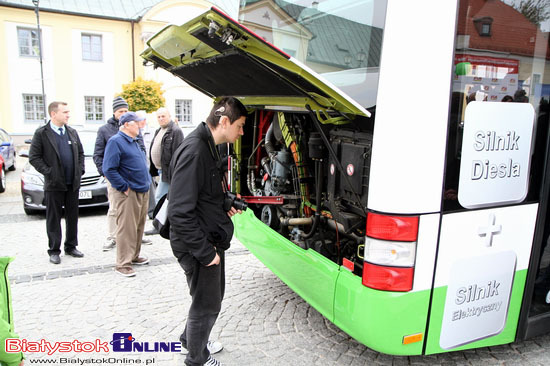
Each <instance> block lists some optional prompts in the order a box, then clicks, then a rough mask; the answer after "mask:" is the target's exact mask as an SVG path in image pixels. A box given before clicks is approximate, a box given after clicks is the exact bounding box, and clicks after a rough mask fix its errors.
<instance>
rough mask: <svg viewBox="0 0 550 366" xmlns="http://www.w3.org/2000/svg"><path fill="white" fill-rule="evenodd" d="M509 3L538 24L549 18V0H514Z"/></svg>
mask: <svg viewBox="0 0 550 366" xmlns="http://www.w3.org/2000/svg"><path fill="white" fill-rule="evenodd" d="M510 5H511V6H512V7H513V8H514V9H516V10H517V11H519V12H520V13H521V14H523V15H524V16H525V17H526V18H527V19H529V20H530V21H531V23H533V24H536V25H538V26H540V24H541V23H542V22H544V21H546V20H548V19H550V0H520V1H519V2H518V1H517V0H516V1H512V2H511V4H510Z"/></svg>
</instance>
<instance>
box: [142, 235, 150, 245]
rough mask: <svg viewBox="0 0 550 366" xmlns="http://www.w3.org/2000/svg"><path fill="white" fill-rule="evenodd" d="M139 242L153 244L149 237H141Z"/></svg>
mask: <svg viewBox="0 0 550 366" xmlns="http://www.w3.org/2000/svg"><path fill="white" fill-rule="evenodd" d="M141 244H143V245H151V244H153V241H152V240H151V239H149V238H146V237H143V238H141Z"/></svg>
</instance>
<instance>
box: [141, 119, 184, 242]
mask: <svg viewBox="0 0 550 366" xmlns="http://www.w3.org/2000/svg"><path fill="white" fill-rule="evenodd" d="M157 121H158V123H159V126H160V128H159V129H157V130H156V131H155V135H154V137H153V140H152V141H151V147H150V148H149V173H151V176H152V177H156V176H159V182H158V186H157V187H156V190H155V204H157V203H158V201H159V200H160V199H161V197H162V196H164V195H165V194H167V193H168V189H169V188H170V178H171V174H170V161H171V160H172V155H173V154H174V151H176V149H177V148H178V147H179V146H180V145H181V143H182V142H183V132H182V130H181V128H180V127H179V126H178V124H177V123H175V122H174V121H172V119H171V118H170V112H169V111H168V109H166V108H159V109H158V110H157ZM158 233H159V231H158V229H157V228H153V229H151V230H148V231H146V232H145V235H155V234H158Z"/></svg>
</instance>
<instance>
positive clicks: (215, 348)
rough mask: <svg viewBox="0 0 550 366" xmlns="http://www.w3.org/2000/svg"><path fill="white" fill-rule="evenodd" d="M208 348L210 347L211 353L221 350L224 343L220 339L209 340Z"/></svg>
mask: <svg viewBox="0 0 550 366" xmlns="http://www.w3.org/2000/svg"><path fill="white" fill-rule="evenodd" d="M206 348H208V352H210V354H211V355H213V354H215V353H218V352H220V351H221V350H222V349H223V344H221V342H218V341H208V343H206Z"/></svg>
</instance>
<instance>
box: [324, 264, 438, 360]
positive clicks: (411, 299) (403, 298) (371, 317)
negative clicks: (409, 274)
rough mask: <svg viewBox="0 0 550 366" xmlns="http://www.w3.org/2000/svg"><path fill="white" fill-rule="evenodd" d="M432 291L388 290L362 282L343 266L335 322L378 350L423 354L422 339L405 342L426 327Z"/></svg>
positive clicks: (391, 352)
mask: <svg viewBox="0 0 550 366" xmlns="http://www.w3.org/2000/svg"><path fill="white" fill-rule="evenodd" d="M429 304H430V291H429V290H424V291H419V292H388V291H379V290H374V289H371V288H369V287H366V286H363V284H362V283H361V278H360V277H358V276H356V275H354V274H353V273H351V272H349V271H347V270H345V269H343V270H342V272H341V273H340V277H339V278H338V282H337V284H336V296H335V301H334V317H335V320H334V324H336V325H337V326H338V327H340V328H341V329H342V330H344V331H345V332H346V333H348V334H349V335H351V336H352V337H353V338H355V339H356V340H358V341H359V342H361V343H363V344H364V345H366V346H367V347H369V348H372V349H374V350H376V351H379V352H383V353H387V354H391V355H420V354H422V346H423V344H424V337H422V341H420V342H415V343H410V344H407V345H404V344H403V337H404V336H407V335H412V334H418V333H422V334H424V331H425V330H426V322H427V317H428V306H429Z"/></svg>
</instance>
